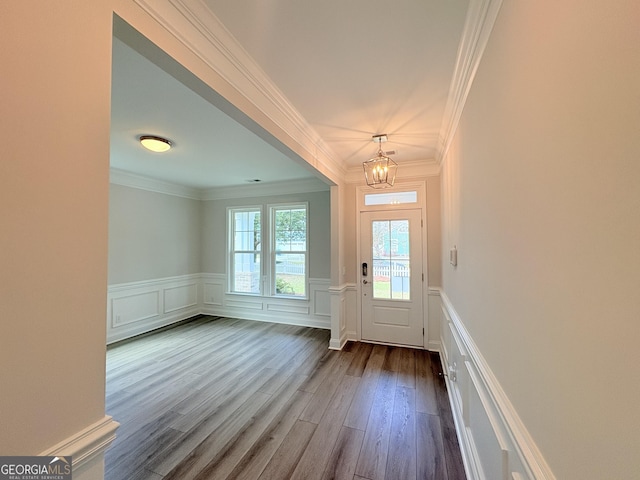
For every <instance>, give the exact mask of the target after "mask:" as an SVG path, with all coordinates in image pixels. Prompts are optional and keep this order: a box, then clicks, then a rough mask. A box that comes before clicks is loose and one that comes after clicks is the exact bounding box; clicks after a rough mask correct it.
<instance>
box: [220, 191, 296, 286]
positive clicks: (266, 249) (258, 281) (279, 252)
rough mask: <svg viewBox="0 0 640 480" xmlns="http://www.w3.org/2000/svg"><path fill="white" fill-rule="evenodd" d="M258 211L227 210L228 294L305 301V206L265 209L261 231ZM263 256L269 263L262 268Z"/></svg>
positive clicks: (260, 219)
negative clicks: (267, 233) (265, 216)
mask: <svg viewBox="0 0 640 480" xmlns="http://www.w3.org/2000/svg"><path fill="white" fill-rule="evenodd" d="M261 211H262V208H261V207H246V208H231V209H229V225H230V231H229V245H230V248H229V250H230V252H229V272H230V274H229V290H230V291H231V292H233V293H243V294H254V295H262V294H265V292H267V293H266V295H272V296H279V297H280V296H281V297H293V298H306V297H307V280H308V279H307V272H308V266H307V259H308V251H307V249H308V239H307V216H308V215H307V212H308V206H307V204H306V203H303V204H286V205H271V206H269V217H268V219H265V225H264V230H263V221H262V216H261ZM264 231H269V232H270V234H269V235H268V236H267V235H266V234H264ZM263 256H264V258H268V259H270V261H269V262H268V264H269V265H268V266H266V265H265V266H263V265H262V263H261V258H263ZM265 270H266V272H265ZM263 274H264V275H265V281H264V292H263V282H262V278H263V277H262V275H263Z"/></svg>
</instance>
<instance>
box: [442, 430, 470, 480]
mask: <svg viewBox="0 0 640 480" xmlns="http://www.w3.org/2000/svg"><path fill="white" fill-rule="evenodd" d="M442 439H443V446H444V461H445V464H446V466H447V478H448V480H466V478H467V475H466V473H465V471H464V463H463V462H462V455H461V453H460V444H459V442H458V436H457V434H456V431H455V429H451V428H447V427H443V428H442Z"/></svg>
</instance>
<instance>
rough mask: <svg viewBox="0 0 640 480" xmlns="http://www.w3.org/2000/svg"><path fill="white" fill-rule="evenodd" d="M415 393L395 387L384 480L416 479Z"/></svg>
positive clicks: (406, 388)
mask: <svg viewBox="0 0 640 480" xmlns="http://www.w3.org/2000/svg"><path fill="white" fill-rule="evenodd" d="M416 472H417V470H416V393H415V390H414V389H413V388H408V387H406V386H398V387H396V397H395V400H394V404H393V419H392V422H391V434H390V437H389V454H388V457H387V468H386V472H385V477H384V478H385V479H386V480H405V479H407V478H416Z"/></svg>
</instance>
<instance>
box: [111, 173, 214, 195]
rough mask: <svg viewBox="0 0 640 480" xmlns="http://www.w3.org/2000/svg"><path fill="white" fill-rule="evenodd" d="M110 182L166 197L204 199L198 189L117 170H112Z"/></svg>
mask: <svg viewBox="0 0 640 480" xmlns="http://www.w3.org/2000/svg"><path fill="white" fill-rule="evenodd" d="M109 182H110V183H113V184H115V185H122V186H124V187H131V188H137V189H139V190H147V191H149V192H156V193H164V194H165V195H174V196H176V197H184V198H190V199H192V200H201V198H202V191H201V190H200V189H198V188H193V187H187V186H185V185H179V184H177V183H171V182H165V181H163V180H157V179H155V178H150V177H145V176H143V175H138V174H135V173H131V172H127V171H125V170H120V169H117V168H111V169H110V171H109Z"/></svg>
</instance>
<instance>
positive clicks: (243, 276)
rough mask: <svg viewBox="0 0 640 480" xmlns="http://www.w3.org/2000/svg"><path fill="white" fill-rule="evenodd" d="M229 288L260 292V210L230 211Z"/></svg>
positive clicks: (241, 291)
mask: <svg viewBox="0 0 640 480" xmlns="http://www.w3.org/2000/svg"><path fill="white" fill-rule="evenodd" d="M232 225H233V232H232V239H231V240H232V247H231V249H232V251H231V255H232V257H231V258H232V268H231V270H232V271H231V290H232V291H234V292H240V293H258V294H259V293H261V278H262V277H261V269H260V249H261V238H260V211H259V210H247V211H242V210H240V211H233V212H232Z"/></svg>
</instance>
